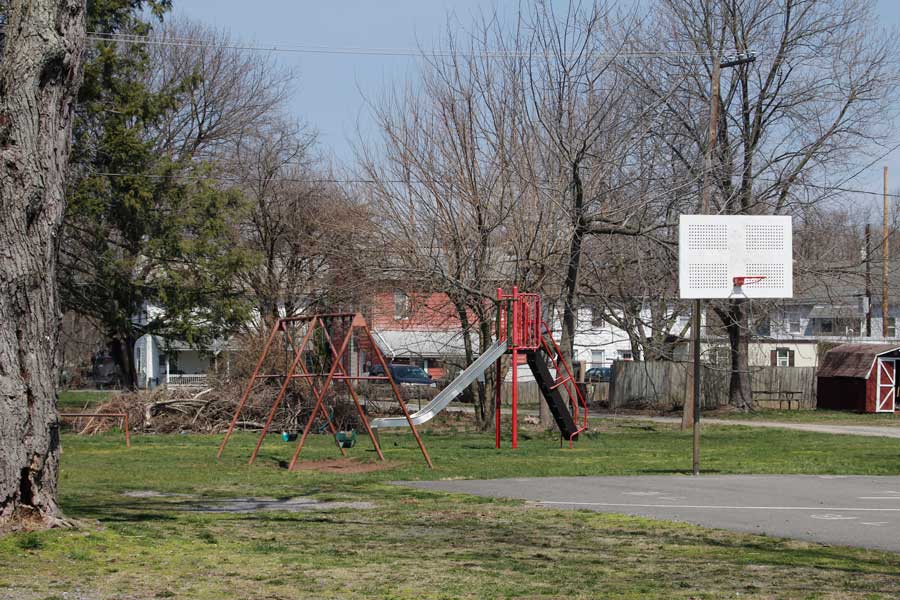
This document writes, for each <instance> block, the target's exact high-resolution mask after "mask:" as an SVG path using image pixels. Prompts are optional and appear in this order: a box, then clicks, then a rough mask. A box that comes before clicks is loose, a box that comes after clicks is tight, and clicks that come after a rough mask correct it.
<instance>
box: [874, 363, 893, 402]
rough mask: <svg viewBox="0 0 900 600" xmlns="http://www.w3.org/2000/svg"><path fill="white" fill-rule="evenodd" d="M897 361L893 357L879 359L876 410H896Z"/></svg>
mask: <svg viewBox="0 0 900 600" xmlns="http://www.w3.org/2000/svg"><path fill="white" fill-rule="evenodd" d="M896 366H897V361H896V360H895V359H893V358H879V359H878V397H877V398H876V399H875V412H894V402H895V401H896V385H897V384H896V381H897V373H896Z"/></svg>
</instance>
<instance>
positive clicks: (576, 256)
mask: <svg viewBox="0 0 900 600" xmlns="http://www.w3.org/2000/svg"><path fill="white" fill-rule="evenodd" d="M579 169H580V162H579V161H576V162H575V163H574V164H573V165H572V215H571V216H572V242H571V244H570V245H569V257H568V261H567V263H566V278H565V281H564V282H563V312H562V334H561V336H560V341H559V342H560V343H559V349H560V350H561V351H562V355H563V360H565V361H566V362H567V363H568V364H569V366H570V367H572V355H573V354H574V349H575V325H576V321H577V317H578V312H577V306H576V304H577V296H578V276H579V274H580V271H581V251H582V244H583V242H584V236H585V229H586V226H585V221H584V188H583V186H582V183H581V172H580V170H579ZM573 368H574V367H573ZM541 406H542V408H543V410H542V411H541V425H546V426H548V427H549V426H552V425H553V417H552V415H550V411H549V410H548V409H546V408H545V407H544V406H543V403H541Z"/></svg>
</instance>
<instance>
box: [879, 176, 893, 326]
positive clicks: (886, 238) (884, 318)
mask: <svg viewBox="0 0 900 600" xmlns="http://www.w3.org/2000/svg"><path fill="white" fill-rule="evenodd" d="M881 250H882V262H881V335H882V337H885V338H886V337H887V336H888V262H889V261H890V259H891V240H890V235H889V229H888V168H887V167H885V168H884V231H883V232H882V248H881Z"/></svg>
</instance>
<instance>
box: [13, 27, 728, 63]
mask: <svg viewBox="0 0 900 600" xmlns="http://www.w3.org/2000/svg"><path fill="white" fill-rule="evenodd" d="M5 28H6V25H5V24H0V29H5ZM87 39H89V40H92V41H97V42H121V43H125V44H145V45H153V46H174V47H181V48H218V49H222V50H244V51H250V52H284V53H295V54H330V55H353V56H393V57H415V58H451V57H454V56H464V57H471V58H478V57H480V58H533V57H535V56H539V54H535V53H532V52H522V51H511V50H485V51H477V52H476V51H468V50H425V49H421V48H420V49H414V48H372V47H354V46H305V45H298V44H293V43H290V42H284V43H281V42H278V43H272V44H241V43H230V42H222V43H217V42H204V41H199V40H196V39H192V38H178V37H173V36H153V35H133V34H127V33H112V32H103V31H89V32H87ZM572 56H574V54H573V55H572ZM592 56H595V57H598V58H610V59H615V58H658V57H663V56H685V57H707V56H712V53H711V52H700V51H696V50H637V51H621V52H607V53H594V54H592Z"/></svg>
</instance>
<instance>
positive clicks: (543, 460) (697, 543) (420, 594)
mask: <svg viewBox="0 0 900 600" xmlns="http://www.w3.org/2000/svg"><path fill="white" fill-rule="evenodd" d="M598 429H599V430H598V431H597V433H593V434H591V435H589V436H586V437H585V439H583V440H582V441H581V442H579V443H578V445H577V447H576V449H575V450H569V449H568V448H566V449H562V450H561V449H560V448H559V443H558V438H556V437H554V436H550V435H544V434H539V433H531V434H527V435H525V436H523V438H524V439H520V448H519V449H518V451H515V452H514V451H511V450H509V449H504V450H501V451H499V452H498V451H496V450H494V448H493V437H492V435H491V434H489V433H488V434H476V433H450V432H433V431H426V433H425V434H424V439H425V442H426V444H427V446H428V448H429V450H430V451H431V454H432V456H433V458H434V461H435V467H436V468H435V469H434V470H433V471H430V470H428V469H427V468H426V467H425V466H424V464H423V461H422V460H421V456H420V455H419V454H418V449H417V448H416V447H415V444H414V443H413V440H412V437H411V436H410V435H408V434H389V435H384V436H383V437H382V441H383V446H384V449H385V453H386V456H387V458H388V468H387V469H384V470H377V471H371V472H366V473H356V474H349V473H323V472H317V471H311V470H310V471H298V472H288V471H286V470H285V469H284V468H283V464H284V463H285V461H287V460H288V459H289V457H290V453H291V451H292V449H293V444H284V443H282V442H280V441H279V440H277V438H276V437H275V436H272V437H271V438H270V441H268V442H267V444H266V445H265V446H264V449H263V453H262V454H261V456H260V459H259V461H258V463H257V464H256V465H254V466H252V467H248V466H247V465H246V459H247V457H248V455H249V452H250V449H251V448H252V444H253V442H254V438H253V436H251V435H249V434H239V435H237V436H236V437H235V438H234V439H233V442H232V444H230V445H229V447H228V448H227V449H226V454H225V456H224V457H223V460H222V461H221V463H217V461H216V460H215V449H216V446H217V443H218V441H219V439H220V438H218V437H211V436H200V435H183V436H178V435H171V436H135V437H134V438H133V447H132V449H131V450H128V451H126V450H125V449H124V447H123V441H122V438H121V436H120V435H118V436H117V435H114V434H108V435H103V436H99V437H95V438H79V437H76V436H71V435H69V436H64V438H63V447H64V453H63V463H62V464H63V466H62V473H61V481H60V486H61V492H62V501H63V507H64V509H65V511H66V514H67V515H68V516H69V517H71V518H74V519H77V520H78V521H79V524H80V526H79V527H78V528H76V529H72V530H57V531H50V532H43V533H33V534H17V535H13V536H8V537H7V538H4V539H2V540H0V597H3V598H5V599H6V598H8V599H10V600H18V599H20V598H21V599H28V600H31V599H38V598H40V599H49V598H58V599H61V598H80V599H87V600H93V599H95V598H203V599H206V598H210V599H212V598H246V597H257V598H298V597H304V598H305V597H309V598H411V599H412V598H460V597H464V598H501V597H508V598H512V597H531V598H563V597H567V598H572V597H574V598H597V597H617V598H646V597H661V598H662V597H664V598H724V597H741V598H748V597H749V598H772V597H787V598H895V597H898V596H900V555H895V554H890V553H884V552H876V551H867V550H860V549H849V548H837V547H825V546H819V545H815V544H808V543H803V542H796V541H786V540H777V539H771V538H763V537H758V536H750V535H742V534H734V533H728V532H721V531H712V530H704V529H701V528H697V527H693V526H688V525H680V524H673V523H665V522H656V521H648V520H645V519H640V518H635V517H626V516H615V515H603V514H597V513H590V512H581V511H555V510H549V509H537V508H531V507H528V506H526V505H524V504H522V503H520V502H514V501H501V500H490V499H483V498H472V497H467V496H461V495H450V494H440V493H434V492H427V491H423V490H412V489H408V488H403V487H399V486H396V485H393V484H391V483H390V482H391V481H394V480H403V479H406V480H412V479H432V478H454V477H519V476H540V475H551V474H552V475H600V474H610V475H622V474H661V473H662V474H665V473H672V474H677V473H682V472H685V471H686V470H687V469H689V467H690V435H689V434H687V433H682V432H679V431H677V430H676V429H674V428H671V427H668V426H664V425H659V424H645V423H639V422H625V423H616V424H614V425H607V426H600V427H599V428H598ZM703 449H704V452H703V464H704V467H705V471H706V472H709V473H712V472H718V473H822V474H824V473H835V474H879V475H887V474H889V475H898V474H900V453H897V451H896V449H897V446H896V441H895V440H890V439H881V438H860V437H852V436H834V435H820V434H811V433H809V434H807V433H804V432H787V431H779V430H756V429H754V430H751V429H749V428H746V427H716V428H713V427H710V428H707V429H706V430H705V432H704V445H703ZM350 453H351V455H352V456H354V457H356V458H358V460H359V461H360V462H361V463H364V464H368V463H370V462H372V461H373V459H374V453H373V452H372V451H371V450H370V447H369V446H368V440H367V439H365V438H361V439H360V444H359V445H358V446H357V447H356V448H354V449H352V450H351V451H350ZM304 455H305V457H306V458H307V459H311V460H312V459H314V460H319V459H326V458H335V457H337V456H338V455H337V451H336V450H335V449H334V447H333V446H332V445H331V441H330V439H329V438H325V437H323V436H315V437H314V438H312V440H311V443H310V445H309V447H308V452H307V450H304ZM149 491H152V492H155V493H157V494H156V495H149V494H147V492H149ZM135 492H137V493H138V494H137V495H138V496H141V497H132V496H130V495H125V494H126V493H132V494H134V493H135ZM247 496H253V497H264V496H265V497H272V498H287V497H295V496H308V497H313V498H316V499H318V500H321V501H323V502H335V501H336V502H356V503H364V504H363V505H362V506H364V507H361V508H357V509H354V508H350V507H347V506H346V505H343V506H341V505H339V506H337V507H334V508H332V509H331V510H310V511H306V512H300V513H286V512H255V513H243V514H231V513H210V512H201V511H199V510H197V509H198V507H199V506H200V505H204V504H210V503H214V502H215V499H223V498H234V497H247ZM73 592H74V594H73Z"/></svg>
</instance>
